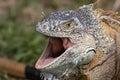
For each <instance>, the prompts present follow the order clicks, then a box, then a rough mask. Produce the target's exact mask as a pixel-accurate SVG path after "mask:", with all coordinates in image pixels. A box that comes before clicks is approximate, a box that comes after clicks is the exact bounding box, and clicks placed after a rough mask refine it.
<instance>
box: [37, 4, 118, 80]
mask: <svg viewBox="0 0 120 80" xmlns="http://www.w3.org/2000/svg"><path fill="white" fill-rule="evenodd" d="M103 13H105V12H104V11H102V10H93V6H92V4H91V5H85V6H82V7H80V8H79V9H78V10H69V11H58V12H54V13H51V14H49V15H48V16H47V17H45V18H44V19H43V20H42V21H41V22H39V23H38V24H37V26H36V30H37V31H38V32H40V33H42V34H44V35H47V36H50V37H59V38H64V37H65V38H69V39H70V41H71V42H72V43H75V45H73V46H72V47H70V48H68V49H67V50H66V51H65V52H64V53H63V54H62V55H60V56H59V57H58V58H57V59H56V60H55V61H53V62H52V63H51V64H50V65H48V66H46V67H44V68H41V69H40V70H41V71H43V72H46V73H47V72H48V73H51V74H53V75H55V76H57V78H58V79H60V80H112V79H113V80H118V79H120V78H119V76H120V70H119V67H120V57H119V56H120V54H119V53H120V43H119V41H120V28H116V27H115V26H119V27H120V20H119V18H118V19H116V18H113V17H112V16H110V15H105V14H103ZM109 17H110V18H109ZM116 17H118V16H116ZM111 22H114V23H115V25H114V24H113V23H111ZM111 24H112V25H111ZM114 27H115V28H114ZM116 55H117V56H116ZM37 68H38V67H37ZM38 69H39V68H38ZM73 75H74V76H73Z"/></svg>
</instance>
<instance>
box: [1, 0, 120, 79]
mask: <svg viewBox="0 0 120 80" xmlns="http://www.w3.org/2000/svg"><path fill="white" fill-rule="evenodd" d="M94 1H95V0H0V57H2V58H3V57H4V58H9V59H11V60H14V61H17V62H22V63H25V64H27V65H30V66H34V64H35V62H36V61H37V59H38V58H39V56H40V55H41V53H42V51H43V49H44V47H45V43H46V38H45V37H44V36H43V35H42V34H40V33H38V32H36V31H35V25H36V23H37V22H38V21H40V19H41V18H42V17H43V16H44V15H47V14H49V13H51V12H54V11H58V10H68V9H77V8H78V7H79V6H80V5H83V4H89V3H92V2H94ZM115 1H118V2H115ZM119 3H120V1H119V0H102V1H101V4H102V5H100V7H102V8H103V9H110V10H112V9H114V10H119V8H118V6H120V4H119ZM116 7H117V8H116ZM0 80H23V79H18V78H14V77H11V76H9V75H7V74H6V73H1V72H0Z"/></svg>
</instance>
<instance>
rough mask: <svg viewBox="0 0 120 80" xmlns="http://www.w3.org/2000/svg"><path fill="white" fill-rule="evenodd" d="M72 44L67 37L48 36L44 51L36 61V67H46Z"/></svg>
mask: <svg viewBox="0 0 120 80" xmlns="http://www.w3.org/2000/svg"><path fill="white" fill-rule="evenodd" d="M72 45H73V43H71V42H70V40H69V39H68V38H62V39H61V38H52V37H51V38H49V40H48V44H47V47H46V49H45V51H44V52H43V54H42V56H41V57H40V59H39V60H38V61H37V63H36V68H37V69H41V68H44V67H46V66H47V65H48V64H50V63H51V62H52V61H54V60H55V59H56V58H57V57H59V56H60V55H61V54H62V53H64V51H65V50H66V49H68V48H69V47H71V46H72Z"/></svg>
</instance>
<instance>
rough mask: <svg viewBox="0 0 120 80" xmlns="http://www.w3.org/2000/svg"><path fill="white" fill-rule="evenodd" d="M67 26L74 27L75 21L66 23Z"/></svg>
mask: <svg viewBox="0 0 120 80" xmlns="http://www.w3.org/2000/svg"><path fill="white" fill-rule="evenodd" d="M65 26H66V27H67V28H71V27H73V26H74V23H73V22H71V23H66V25H65Z"/></svg>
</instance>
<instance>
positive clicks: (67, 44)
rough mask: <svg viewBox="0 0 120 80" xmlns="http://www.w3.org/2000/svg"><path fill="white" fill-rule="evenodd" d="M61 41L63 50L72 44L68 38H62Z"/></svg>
mask: <svg viewBox="0 0 120 80" xmlns="http://www.w3.org/2000/svg"><path fill="white" fill-rule="evenodd" d="M62 41H63V47H64V49H65V50H66V49H68V48H69V47H71V46H73V45H74V43H72V42H71V41H70V40H69V39H68V38H62Z"/></svg>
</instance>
